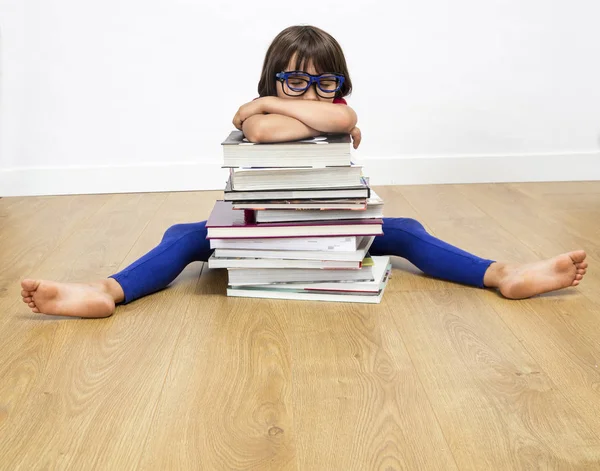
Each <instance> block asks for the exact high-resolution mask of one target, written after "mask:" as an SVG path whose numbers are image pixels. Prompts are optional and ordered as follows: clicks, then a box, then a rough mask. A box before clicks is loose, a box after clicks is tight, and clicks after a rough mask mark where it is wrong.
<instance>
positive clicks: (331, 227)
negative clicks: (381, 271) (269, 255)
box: [206, 201, 383, 239]
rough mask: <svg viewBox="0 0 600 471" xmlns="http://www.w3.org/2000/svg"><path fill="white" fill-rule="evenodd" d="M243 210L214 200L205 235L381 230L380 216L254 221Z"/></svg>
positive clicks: (367, 232) (373, 233) (231, 236)
mask: <svg viewBox="0 0 600 471" xmlns="http://www.w3.org/2000/svg"><path fill="white" fill-rule="evenodd" d="M245 213H246V211H236V210H234V209H233V205H232V204H231V203H230V202H227V201H217V202H216V203H215V206H214V208H213V210H212V212H211V214H210V217H209V218H208V221H207V222H206V228H207V236H206V237H207V238H208V239H236V238H253V239H255V238H268V237H318V236H323V237H332V236H376V235H381V234H383V230H382V226H383V220H382V219H350V220H336V221H300V222H277V223H256V222H250V221H248V220H247V219H246V218H245V217H244V215H245Z"/></svg>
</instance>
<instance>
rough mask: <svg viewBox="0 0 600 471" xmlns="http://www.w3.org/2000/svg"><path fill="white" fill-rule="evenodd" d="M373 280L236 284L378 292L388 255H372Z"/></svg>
mask: <svg viewBox="0 0 600 471" xmlns="http://www.w3.org/2000/svg"><path fill="white" fill-rule="evenodd" d="M372 258H373V264H374V265H373V278H374V280H373V281H344V282H341V281H338V282H327V283H276V284H273V285H244V286H238V288H243V289H260V290H263V289H275V290H288V291H304V290H306V291H334V292H337V291H339V292H348V293H352V292H356V293H357V294H358V293H361V292H362V293H378V292H379V291H380V290H381V289H382V288H383V286H384V284H385V282H386V280H387V277H388V276H389V273H390V272H391V270H392V265H391V263H390V257H387V256H373V257H372Z"/></svg>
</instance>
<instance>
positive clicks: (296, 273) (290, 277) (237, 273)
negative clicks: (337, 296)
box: [227, 266, 374, 286]
mask: <svg viewBox="0 0 600 471" xmlns="http://www.w3.org/2000/svg"><path fill="white" fill-rule="evenodd" d="M227 276H228V277H229V285H231V286H240V285H249V284H252V285H261V284H262V285H272V284H274V283H322V282H326V281H373V280H374V278H373V267H372V266H363V267H362V268H361V269H359V270H322V269H312V268H252V269H249V268H230V269H229V270H227Z"/></svg>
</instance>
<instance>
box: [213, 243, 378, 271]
mask: <svg viewBox="0 0 600 471" xmlns="http://www.w3.org/2000/svg"><path fill="white" fill-rule="evenodd" d="M359 239H361V240H360V243H359V246H358V248H357V249H356V250H354V251H352V252H350V251H343V252H342V251H338V250H261V249H251V250H248V249H216V250H215V252H214V256H215V257H216V258H276V259H288V260H297V259H301V260H347V261H354V262H360V261H361V260H362V259H363V258H365V256H366V255H367V252H368V251H369V248H370V247H371V244H373V241H374V240H375V238H374V237H359ZM209 266H210V265H209Z"/></svg>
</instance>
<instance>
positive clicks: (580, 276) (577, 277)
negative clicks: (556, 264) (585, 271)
mask: <svg viewBox="0 0 600 471" xmlns="http://www.w3.org/2000/svg"><path fill="white" fill-rule="evenodd" d="M582 278H583V275H575V280H577V281H579V280H581V279H582Z"/></svg>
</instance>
